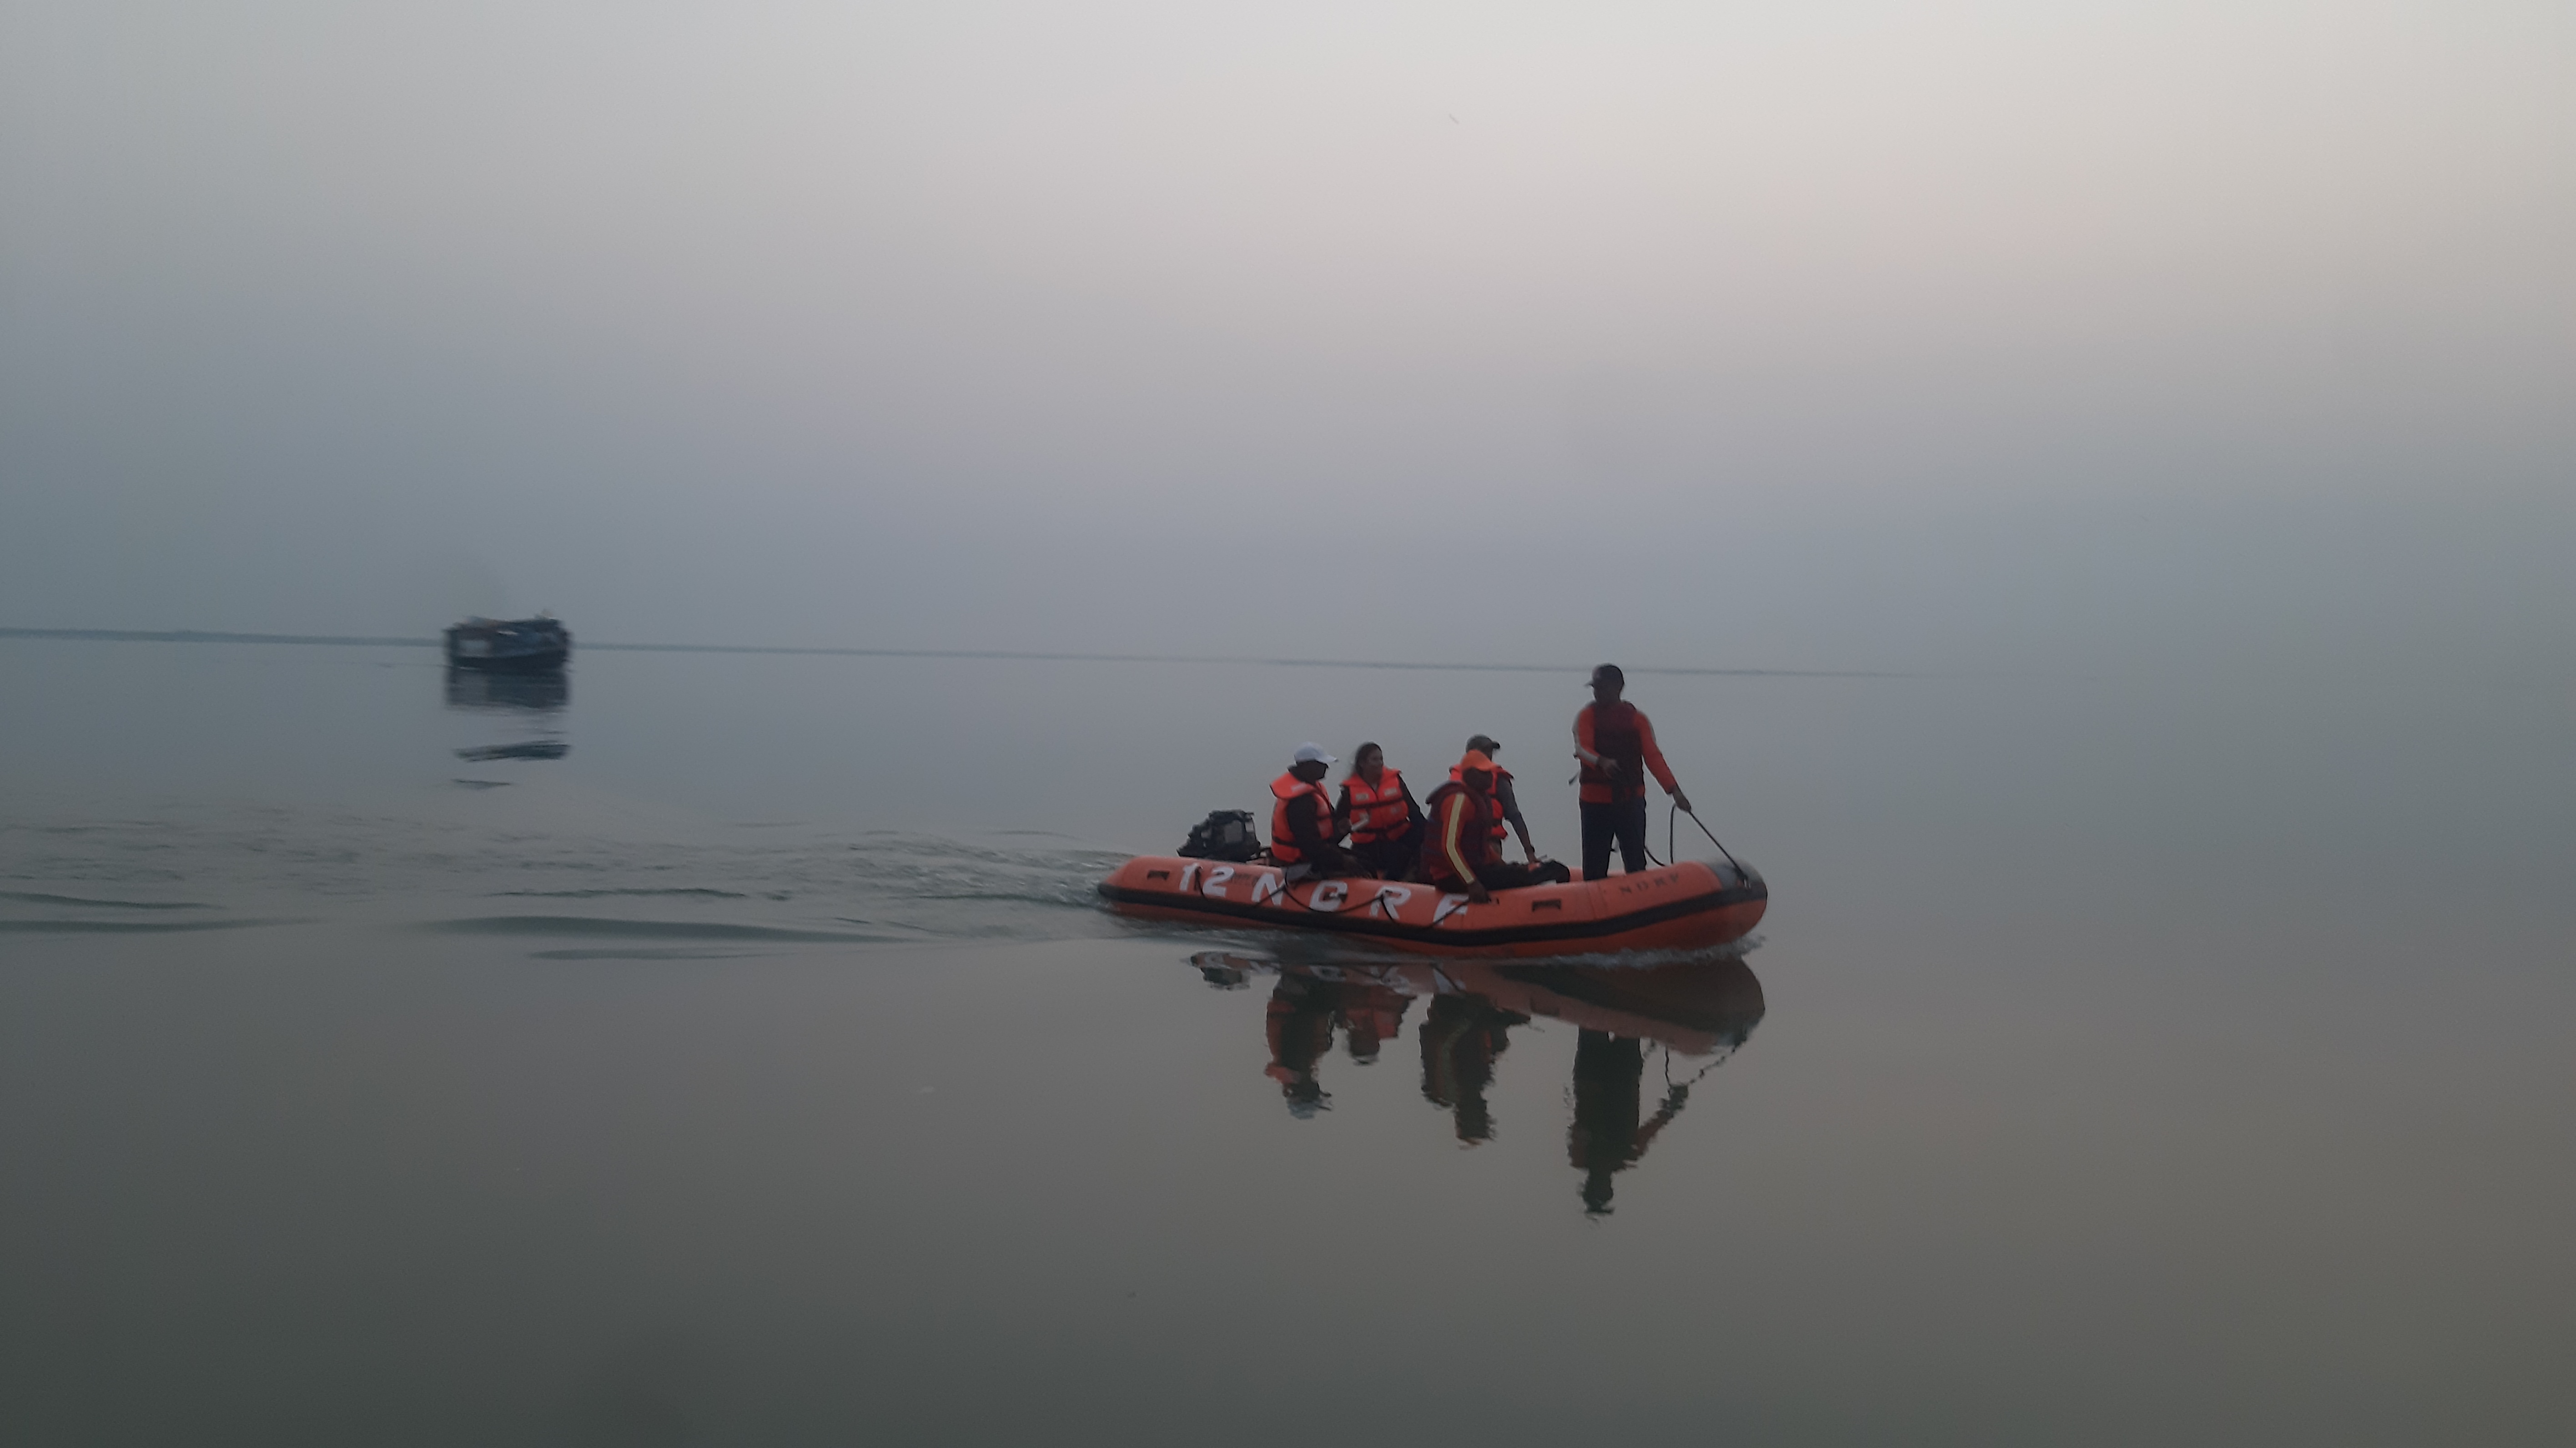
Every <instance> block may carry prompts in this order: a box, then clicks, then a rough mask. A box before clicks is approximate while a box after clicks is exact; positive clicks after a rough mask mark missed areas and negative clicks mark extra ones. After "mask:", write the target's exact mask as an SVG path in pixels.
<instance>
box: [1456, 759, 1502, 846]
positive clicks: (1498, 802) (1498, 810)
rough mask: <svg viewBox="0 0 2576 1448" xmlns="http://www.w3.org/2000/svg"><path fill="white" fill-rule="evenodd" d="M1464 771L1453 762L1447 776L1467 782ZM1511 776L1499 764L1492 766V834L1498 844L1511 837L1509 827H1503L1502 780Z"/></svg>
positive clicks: (1462, 782)
mask: <svg viewBox="0 0 2576 1448" xmlns="http://www.w3.org/2000/svg"><path fill="white" fill-rule="evenodd" d="M1466 773H1467V771H1465V770H1464V769H1461V768H1459V767H1458V766H1457V765H1454V764H1453V765H1450V766H1449V777H1450V778H1451V779H1454V780H1457V781H1458V782H1459V783H1460V784H1465V783H1466V782H1467V780H1466ZM1511 777H1512V772H1511V771H1510V770H1508V769H1505V768H1503V767H1502V766H1501V765H1499V764H1497V765H1495V766H1494V826H1493V830H1492V834H1493V836H1494V843H1495V844H1498V845H1499V844H1501V843H1502V842H1503V841H1505V840H1507V839H1510V838H1511V837H1512V836H1511V831H1510V829H1508V828H1507V827H1505V825H1504V824H1503V781H1504V780H1507V779H1509V778H1511Z"/></svg>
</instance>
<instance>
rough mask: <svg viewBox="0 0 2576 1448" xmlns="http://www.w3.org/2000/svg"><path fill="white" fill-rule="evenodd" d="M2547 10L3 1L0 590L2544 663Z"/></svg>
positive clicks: (885, 629) (2574, 40) (1149, 642)
mask: <svg viewBox="0 0 2576 1448" xmlns="http://www.w3.org/2000/svg"><path fill="white" fill-rule="evenodd" d="M2571 15H2576V11H2571V9H2570V7H2569V6H2567V5H2566V4H2564V3H2561V0H2547V3H2506V0H2437V3H2388V4H2374V3H2366V0H2334V3H2292V0H2226V3H2189V0H2184V3H2155V4H2147V3H2137V4H2120V3H2102V4H2067V3H2063V0H2055V3H2042V0H2030V3H2017V0H2016V3H2004V0H1998V3H1982V4H1980V3H1965V4H1895V3H1847V0H1798V3H1787V0H1777V3H1759V4H1747V3H1734V4H1729V3H1691V4H1670V5H1655V4H1620V3H1597V0H1596V3H1583V4H1556V5H1508V4H1493V3H1473V4H1469V3H1458V4H1409V3H1385V0H1378V3H1368V4H1330V3H1324V4H1314V3H1309V4H1300V5H1294V6H1287V5H1271V6H1249V5H1224V4H1208V3H1203V0H1202V3H1187V4H1182V3H1172V4H1150V3H1099V4H1073V5H1067V4H1041V3H1026V0H1005V3H973V0H968V3H940V4H922V5H914V6H864V5H827V4H774V3H755V0H731V3H725V4H704V5H680V4H669V3H634V0H628V3H617V4H609V3H597V4H587V3H562V0H553V3H549V0H513V3H506V4H503V3H492V4H478V3H464V0H440V3H435V4H399V3H388V4H364V5H353V4H347V3H204V0H196V3H180V4H142V3H131V0H75V3H63V4H51V3H32V0H0V625H17V626H99V627H194V628H208V629H226V628H230V629H255V630H256V629H277V630H297V631H351V632H387V631H392V632H406V633H427V632H429V631H431V630H433V629H435V628H436V627H437V626H439V625H440V624H442V623H444V622H446V621H447V620H448V619H450V618H452V617H453V616H455V615H458V614H461V613H464V612H468V611H486V612H491V611H503V610H533V609H536V608H539V607H550V608H552V609H554V610H555V611H556V612H558V613H560V614H563V615H565V616H567V617H568V618H570V619H571V620H572V621H573V623H574V625H575V628H576V630H577V631H579V632H582V633H584V634H586V635H587V636H590V637H594V638H601V639H658V640H688V641H728V642H776V643H801V644H850V645H863V646H865V645H885V646H923V647H944V646H963V647H998V648H1074V649H1081V648H1104V649H1114V650H1121V651H1124V650H1159V649H1174V650H1210V649H1214V650H1225V651H1237V650H1241V651H1253V652H1262V653H1280V652H1294V653H1306V654H1316V655H1332V656H1343V657H1393V658H1415V657H1445V658H1462V659H1507V658H1544V659H1555V658H1580V657H1589V656H1592V655H1594V654H1615V655H1620V656H1624V657H1628V658H1632V659H1638V660H1653V661H1658V662H1670V663H1691V664H1712V665H1754V666H1790V667H1800V666H1803V667H1870V668H1883V667H1898V668H1908V667H1953V666H1973V667H2019V666H2026V665H2031V666H2058V665H2064V664H2068V663H2074V662H2080V661H2083V660H2086V659H2092V658H2098V657H2103V656H2106V655H2109V654H2117V653H2122V652H2129V653H2134V652H2136V651H2138V650H2141V649H2144V650H2162V651H2163V652H2164V653H2165V654H2167V655H2170V656H2172V657H2175V658H2184V659H2187V658H2192V657H2209V656H2213V655H2217V654H2227V655H2230V656H2244V657H2249V658H2272V657H2275V656H2278V657H2282V658H2289V657H2302V656H2314V657H2323V656H2328V655H2333V656H2338V657H2348V658H2355V659H2358V658H2366V657H2367V656H2368V655H2370V654H2371V653H2372V652H2374V651H2381V650H2387V649H2392V648H2395V649H2405V650H2418V651H2427V652H2431V651H2440V652H2445V653H2451V654H2458V655H2460V656H2462V657H2474V658H2476V659H2479V660H2483V661H2486V662H2496V663H2505V664H2511V665H2514V666H2517V667H2518V666H2521V665H2523V664H2528V663H2533V662H2541V663H2545V664H2546V665H2548V666H2549V667H2553V668H2563V667H2565V665H2566V662H2567V659H2568V657H2569V655H2568V647H2569V645H2568V640H2569V638H2570V637H2571V636H2572V635H2576V616H2571V609H2570V600H2571V593H2570V590H2569V585H2568V583H2567V578H2568V576H2569V574H2570V573H2571V571H2576V570H2571V567H2570V565H2571V563H2576V557H2571V540H2576V526H2571V517H2572V516H2576V504H2571V495H2576V483H2571V459H2576V431H2571V418H2576V260H2571V259H2572V258H2576V224H2571V222H2572V221H2576V20H2571Z"/></svg>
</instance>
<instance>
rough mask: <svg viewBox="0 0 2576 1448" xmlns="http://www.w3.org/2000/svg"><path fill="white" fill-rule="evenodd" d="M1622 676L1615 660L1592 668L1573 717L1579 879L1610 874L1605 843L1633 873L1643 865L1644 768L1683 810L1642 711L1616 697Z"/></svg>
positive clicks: (1684, 800)
mask: <svg viewBox="0 0 2576 1448" xmlns="http://www.w3.org/2000/svg"><path fill="white" fill-rule="evenodd" d="M1627 688H1628V676H1627V674H1625V673H1623V672H1622V671H1621V670H1620V668H1619V666H1618V665H1617V664H1603V665H1602V666H1601V667H1599V668H1597V669H1594V670H1593V671H1592V702H1591V703H1589V704H1586V705H1584V706H1583V712H1582V713H1580V714H1577V715H1575V716H1574V754H1575V757H1576V758H1577V759H1580V760H1582V761H1583V774H1582V780H1583V796H1582V798H1583V803H1582V809H1583V878H1584V879H1587V880H1598V879H1600V878H1601V877H1602V876H1604V875H1607V874H1609V873H1610V845H1611V842H1612V841H1614V840H1615V841H1617V843H1618V845H1619V857H1620V861H1621V863H1623V864H1625V865H1626V866H1627V868H1628V873H1629V874H1631V875H1633V874H1636V873H1637V872H1638V871H1640V870H1643V869H1644V868H1646V771H1648V770H1650V769H1651V770H1653V771H1654V774H1655V783H1657V784H1660V785H1662V786H1663V787H1664V793H1666V794H1669V795H1671V796H1672V797H1673V803H1675V804H1677V805H1679V806H1681V807H1682V808H1683V809H1684V810H1688V809H1689V808H1690V807H1691V805H1690V796H1689V795H1686V794H1684V793H1682V787H1681V786H1680V785H1678V784H1675V783H1673V771H1672V766H1670V765H1668V764H1666V763H1664V751H1663V750H1661V749H1658V748H1656V747H1655V726H1654V725H1653V724H1652V723H1650V722H1648V720H1647V718H1646V714H1645V711H1644V710H1642V709H1639V708H1638V707H1637V706H1636V705H1634V704H1631V703H1628V702H1627V701H1626V700H1624V699H1622V698H1620V697H1619V696H1620V695H1621V694H1623V693H1625V692H1627Z"/></svg>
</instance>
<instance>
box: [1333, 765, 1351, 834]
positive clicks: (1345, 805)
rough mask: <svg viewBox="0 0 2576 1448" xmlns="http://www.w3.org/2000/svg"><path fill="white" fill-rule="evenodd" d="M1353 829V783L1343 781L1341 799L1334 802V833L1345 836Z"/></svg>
mask: <svg viewBox="0 0 2576 1448" xmlns="http://www.w3.org/2000/svg"><path fill="white" fill-rule="evenodd" d="M1350 828H1351V782H1350V781H1349V780H1347V779H1345V780H1343V781H1342V794H1341V798H1339V799H1336V800H1334V801H1333V833H1334V834H1335V835H1343V834H1347V833H1349V831H1350Z"/></svg>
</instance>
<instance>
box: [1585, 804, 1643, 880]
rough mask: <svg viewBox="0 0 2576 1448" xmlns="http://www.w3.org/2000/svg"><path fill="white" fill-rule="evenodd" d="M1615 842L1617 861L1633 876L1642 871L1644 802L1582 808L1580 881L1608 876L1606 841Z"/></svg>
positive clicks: (1608, 847) (1590, 805)
mask: <svg viewBox="0 0 2576 1448" xmlns="http://www.w3.org/2000/svg"><path fill="white" fill-rule="evenodd" d="M1613 839H1616V840H1617V841H1618V843H1619V861H1620V863H1621V864H1624V865H1626V866H1627V867H1628V873H1629V874H1631V875H1633V874H1636V873H1637V872H1638V871H1640V870H1643V869H1644V868H1646V801H1645V797H1644V796H1642V795H1640V796H1639V797H1637V798H1635V799H1628V800H1620V801H1619V802H1617V803H1615V804H1588V803H1587V804H1585V805H1584V806H1583V878H1584V879H1587V880H1598V879H1600V878H1601V877H1602V876H1604V875H1607V874H1609V873H1610V842H1611V841H1612V840H1613Z"/></svg>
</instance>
